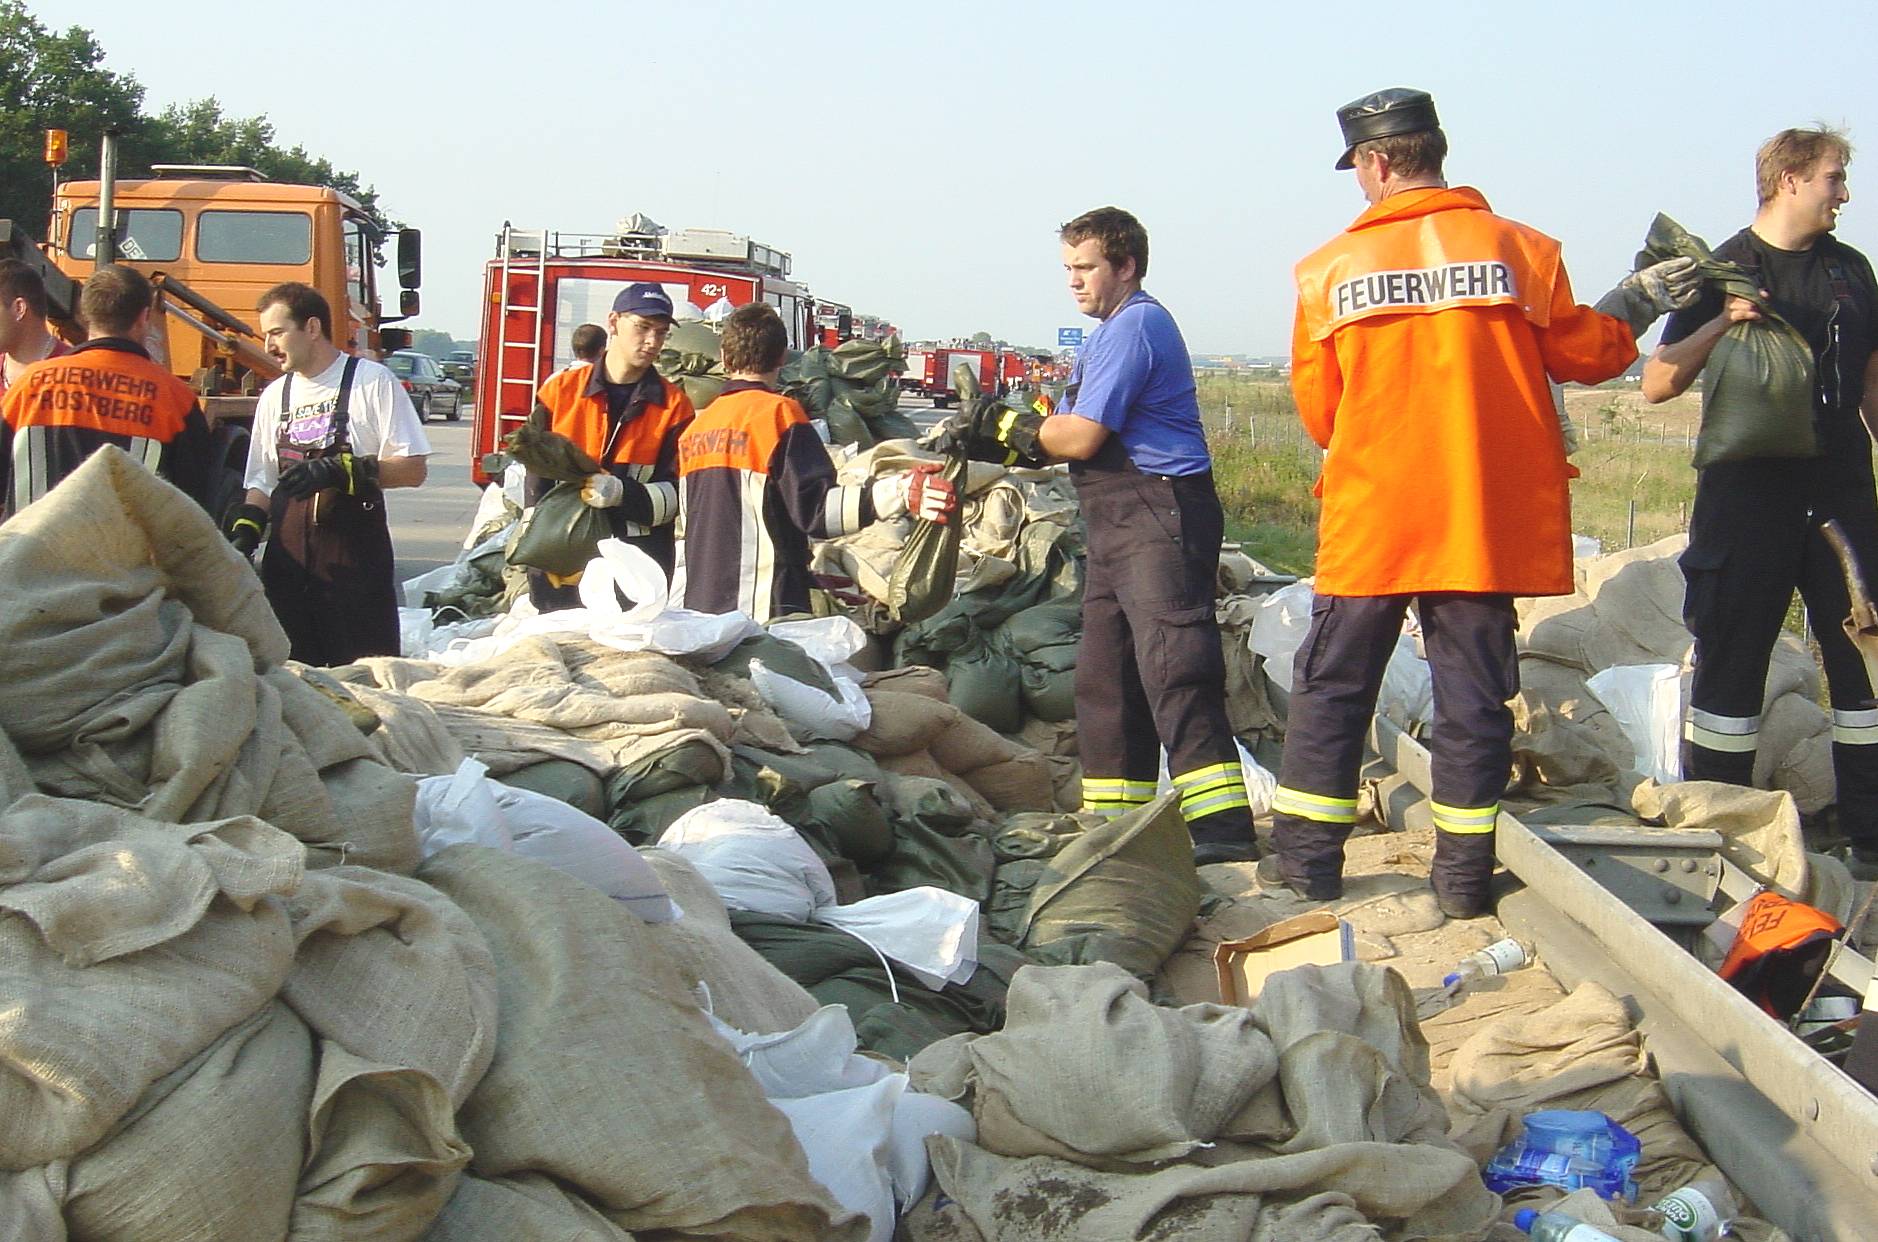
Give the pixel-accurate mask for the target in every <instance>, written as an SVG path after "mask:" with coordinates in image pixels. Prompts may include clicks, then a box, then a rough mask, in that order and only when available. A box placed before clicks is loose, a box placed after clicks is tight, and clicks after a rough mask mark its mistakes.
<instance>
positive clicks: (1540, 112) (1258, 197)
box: [27, 0, 1878, 353]
mask: <svg viewBox="0 0 1878 1242" xmlns="http://www.w3.org/2000/svg"><path fill="white" fill-rule="evenodd" d="M27 2H28V5H29V7H30V8H31V9H32V10H33V11H34V12H35V14H36V15H37V16H38V17H39V19H40V20H41V21H43V22H45V23H46V24H47V25H50V26H53V27H55V28H63V27H64V26H66V25H69V24H72V23H77V24H80V25H83V26H86V27H89V28H90V29H92V30H93V31H94V32H95V33H96V34H97V36H98V38H99V40H100V42H101V43H102V44H103V46H104V48H105V50H106V52H107V53H108V57H107V61H106V63H107V65H109V67H111V68H113V69H116V70H119V71H124V72H129V73H133V74H135V75H136V76H137V78H138V79H139V80H140V81H142V82H143V84H144V86H145V88H146V90H147V105H148V106H149V107H150V108H151V109H152V110H156V109H160V108H161V107H162V106H164V105H165V104H168V103H172V102H181V101H185V100H189V99H194V98H199V97H202V96H205V95H214V96H215V97H217V98H218V99H220V100H221V102H222V104H223V106H224V108H225V110H226V111H227V112H228V113H230V114H232V115H237V116H247V115H252V114H255V113H265V114H266V115H267V116H268V117H269V118H271V119H272V120H273V122H274V124H275V126H276V127H277V129H278V131H279V136H280V138H281V140H282V141H283V142H284V143H287V144H293V143H300V144H303V145H305V146H306V147H307V148H308V150H310V151H311V152H313V153H314V154H316V155H324V156H326V157H328V158H330V159H331V160H332V161H333V163H334V164H335V165H337V166H339V167H342V168H349V169H356V170H357V171H358V172H359V173H360V174H361V176H362V178H363V179H364V180H365V181H366V182H367V183H368V184H371V185H374V186H376V187H377V189H378V191H379V194H380V199H381V202H382V203H383V205H384V207H385V208H386V210H387V212H388V213H389V214H391V215H392V216H393V217H395V218H399V219H402V220H405V221H406V222H408V223H411V224H416V225H419V226H421V227H422V228H423V230H424V234H425V238H424V240H425V279H424V287H423V294H424V314H423V315H422V316H421V317H420V318H419V319H418V320H417V321H416V323H417V324H418V326H424V327H434V328H440V329H443V330H446V331H449V332H452V333H454V334H456V335H458V336H464V337H468V336H473V335H474V334H475V331H476V316H477V308H478V304H479V302H480V299H481V296H482V268H483V264H484V262H485V261H486V260H487V259H488V258H489V256H490V254H491V253H492V243H493V239H494V235H495V234H496V232H497V231H498V230H499V228H500V227H501V225H502V222H503V221H504V220H511V221H513V222H514V223H515V224H516V225H517V226H518V227H520V226H525V227H547V228H555V229H561V230H566V231H574V232H583V231H593V232H601V231H606V230H608V229H610V228H611V226H612V224H613V222H614V221H615V220H617V219H618V218H619V217H621V216H624V215H626V214H628V213H631V212H634V211H641V212H644V213H646V214H647V215H649V216H651V217H652V218H653V219H655V220H658V221H659V222H661V223H663V224H665V225H667V226H670V227H699V228H724V229H730V230H733V231H735V232H739V233H747V234H750V235H752V236H753V237H755V238H757V239H758V240H760V241H763V242H766V243H768V244H770V245H773V246H776V247H779V248H781V249H783V250H786V251H789V252H790V253H792V254H793V255H794V256H795V274H796V276H797V278H798V279H800V280H802V281H804V282H806V283H807V284H808V285H809V286H810V288H811V289H813V290H814V291H815V292H816V293H818V294H820V295H822V296H824V297H828V298H832V299H834V300H837V301H841V302H846V303H849V304H851V305H853V306H854V307H855V308H856V309H857V310H861V311H865V312H868V313H872V314H878V315H882V316H884V317H886V318H888V319H891V320H893V321H894V322H896V323H898V324H900V325H901V326H902V328H903V329H904V330H905V331H906V332H907V333H908V335H909V337H910V338H921V337H943V336H954V335H966V334H969V333H972V332H975V331H979V330H984V331H988V332H991V333H992V334H994V335H997V336H1002V337H1005V338H1008V339H1010V340H1013V341H1019V342H1024V343H1035V344H1047V343H1052V342H1054V340H1055V330H1056V328H1057V327H1058V326H1060V325H1070V324H1075V323H1079V322H1084V321H1082V320H1080V319H1079V317H1078V316H1077V314H1076V312H1075V308H1074V305H1073V304H1072V303H1071V301H1070V299H1069V296H1068V294H1067V292H1066V291H1065V287H1064V283H1063V275H1062V267H1061V262H1060V256H1059V253H1058V246H1057V243H1056V239H1055V230H1056V227H1057V225H1058V224H1059V223H1061V222H1062V221H1064V220H1066V219H1068V218H1070V217H1071V216H1073V215H1075V214H1077V213H1078V212H1080V211H1083V210H1085V209H1087V208H1090V207H1094V206H1100V205H1103V204H1107V203H1113V204H1116V205H1118V206H1122V207H1126V208H1128V209H1129V210H1131V211H1133V212H1134V213H1135V214H1136V215H1138V216H1139V217H1140V218H1141V219H1142V221H1143V223H1145V224H1146V225H1147V227H1148V231H1149V235H1150V238H1151V241H1152V262H1151V270H1150V272H1149V276H1148V281H1147V286H1148V289H1149V290H1150V291H1151V292H1153V293H1154V294H1156V295H1157V296H1158V297H1160V298H1161V300H1162V301H1164V302H1165V303H1166V304H1167V305H1168V307H1169V308H1170V309H1171V310H1172V311H1173V313H1174V315H1175V317H1176V318H1177V319H1178V320H1179V321H1180V324H1181V326H1182V328H1183V329H1184V330H1185V332H1186V336H1187V340H1188V343H1189V344H1190V345H1191V346H1192V348H1193V349H1195V350H1196V351H1200V352H1249V353H1282V352H1284V351H1285V350H1286V349H1287V348H1288V347H1289V341H1290V322H1291V308H1292V292H1291V278H1290V270H1291V265H1292V264H1293V263H1294V262H1295V261H1296V260H1297V259H1298V258H1299V257H1301V256H1302V255H1303V254H1305V253H1306V252H1308V251H1309V250H1311V249H1312V248H1314V247H1315V246H1316V245H1318V244H1319V243H1321V242H1322V241H1323V240H1325V239H1326V238H1328V237H1329V236H1330V235H1331V234H1332V233H1334V232H1336V231H1337V230H1338V229H1340V228H1342V227H1343V226H1344V225H1345V224H1347V223H1348V222H1349V221H1350V220H1351V219H1352V218H1353V217H1354V216H1355V215H1356V214H1357V213H1358V211H1360V210H1361V208H1362V206H1363V203H1362V199H1361V196H1360V195H1359V194H1358V192H1357V189H1356V185H1355V181H1354V179H1353V177H1352V175H1351V174H1349V173H1339V172H1335V171H1333V170H1332V167H1331V165H1332V164H1333V163H1334V161H1335V160H1336V157H1337V156H1338V154H1339V153H1340V143H1339V139H1338V135H1337V127H1336V121H1335V116H1334V113H1335V109H1336V108H1337V106H1338V105H1339V104H1342V103H1344V102H1346V101H1348V100H1350V99H1352V98H1354V97H1356V96H1359V95H1363V94H1367V93H1368V92H1370V91H1373V90H1377V89H1379V88H1382V87H1386V86H1397V85H1404V86H1415V87H1420V88H1422V89H1425V90H1428V91H1430V92H1432V93H1433V95H1434V97H1435V102H1436V105H1437V107H1438V109H1439V111H1440V114H1441V117H1442V121H1443V125H1444V128H1446V130H1447V132H1448V137H1449V141H1450V144H1451V146H1452V152H1451V154H1450V156H1449V161H1448V173H1449V179H1450V181H1451V182H1453V183H1455V184H1469V185H1474V186H1477V187H1478V188H1480V189H1481V190H1482V191H1483V192H1484V193H1485V194H1486V195H1487V198H1488V200H1489V201H1490V202H1491V203H1492V204H1493V206H1494V207H1495V209H1496V210H1498V211H1500V212H1502V213H1504V214H1507V215H1510V216H1513V217H1515V218H1518V219H1521V220H1524V221H1526V222H1528V223H1530V224H1532V225H1534V226H1536V227H1538V228H1540V229H1542V230H1544V231H1545V232H1548V233H1550V234H1552V235H1553V236H1556V237H1558V238H1560V239H1562V240H1563V241H1564V243H1565V260H1566V265H1567V267H1568V269H1569V271H1570V272H1571V275H1572V279H1573V284H1574V287H1575V288H1576V289H1577V291H1578V293H1579V295H1580V298H1581V300H1584V301H1591V300H1595V298H1596V296H1597V295H1598V294H1599V293H1601V292H1602V291H1603V290H1604V289H1605V288H1606V287H1608V286H1609V285H1610V284H1611V283H1612V282H1614V281H1615V280H1616V279H1617V277H1618V276H1619V275H1620V274H1621V273H1622V272H1623V271H1624V270H1626V269H1627V268H1628V265H1629V261H1630V256H1631V255H1632V253H1633V252H1634V251H1635V249H1636V248H1637V246H1638V244H1639V243H1640V242H1641V241H1642V238H1643V234H1644V232H1645V230H1646V229H1647V227H1648V226H1649V223H1650V219H1651V217H1652V215H1653V214H1654V213H1655V212H1657V211H1659V210H1661V211H1667V212H1669V213H1670V214H1671V215H1673V216H1675V217H1677V218H1678V219H1679V220H1680V221H1681V222H1682V223H1683V224H1685V225H1687V226H1688V227H1689V228H1691V229H1693V230H1695V231H1696V232H1697V233H1700V234H1702V235H1704V236H1706V237H1707V238H1708V239H1709V241H1710V242H1711V243H1713V242H1719V241H1721V240H1722V239H1723V238H1724V237H1726V236H1727V235H1728V234H1729V233H1731V232H1733V231H1734V230H1735V229H1736V228H1738V227H1740V226H1741V225H1744V224H1746V223H1747V221H1748V219H1749V218H1750V216H1751V215H1752V211H1753V206H1754V192H1753V175H1752V170H1753V152H1754V148H1755V146H1756V145H1757V144H1758V143H1759V142H1760V141H1761V140H1762V139H1764V138H1765V137H1767V136H1768V135H1769V134H1771V133H1773V132H1774V131H1776V130H1778V129H1780V128H1782V127H1785V126H1788V125H1797V124H1808V123H1812V122H1814V121H1819V120H1824V121H1827V122H1831V123H1834V124H1840V125H1845V126H1848V127H1849V128H1850V129H1851V134H1852V139H1853V141H1854V143H1857V142H1858V141H1859V140H1860V139H1864V140H1866V141H1867V142H1868V143H1870V144H1871V151H1872V154H1871V155H1870V156H1869V157H1868V160H1867V161H1866V162H1864V163H1862V162H1861V161H1859V160H1856V159H1855V160H1854V162H1853V164H1852V168H1851V184H1852V202H1851V204H1850V206H1849V207H1848V208H1847V209H1846V211H1845V213H1844V214H1843V216H1842V217H1841V224H1840V235H1841V236H1842V237H1844V238H1845V239H1846V240H1848V241H1850V242H1851V243H1852V244H1854V245H1857V246H1860V247H1861V248H1863V249H1865V250H1866V251H1867V252H1868V253H1870V252H1871V251H1872V250H1873V249H1874V248H1878V223H1874V222H1875V221H1878V174H1874V175H1873V176H1871V177H1870V179H1869V180H1868V179H1866V177H1864V176H1863V175H1862V174H1863V168H1864V167H1865V166H1872V167H1878V73H1874V71H1873V68H1872V62H1871V57H1872V55H1873V49H1874V48H1878V6H1873V7H1868V6H1867V5H1866V4H1863V3H1853V4H1841V5H1834V6H1828V7H1825V8H1818V7H1807V8H1804V9H1797V10H1783V9H1780V8H1778V7H1776V6H1774V5H1771V4H1768V3H1766V0H1761V2H1760V3H1756V4H1752V5H1749V4H1741V3H1734V2H1722V3H1715V2H1710V3H1674V4H1671V3H1642V4H1640V3H1628V4H1618V3H1604V2H1599V0H1585V2H1582V3H1578V4H1573V5H1556V4H1544V5H1538V4H1530V5H1529V4H1516V3H1504V2H1502V3H1433V2H1425V3H1415V4H1409V3H1399V2H1398V3H1394V4H1369V3H1360V2H1349V0H1346V2H1345V3H1341V4H1305V5H1287V6H1283V7H1282V8H1280V7H1279V6H1272V5H1263V4H1234V5H1226V4H1215V5H1201V4H1186V3H1180V2H1178V0H1174V2H1163V3H1159V4H1141V3H1133V4H1119V3H1109V2H1107V0H1097V2H1091V3H1083V4H1077V5H1068V4H1051V5H1037V4H1027V3H1004V4H991V3H984V4H981V3H947V2H944V0H935V2H932V3H921V4H905V3H891V2H888V3H874V4H869V5H866V6H858V5H857V6H843V5H832V4H793V5H784V4H759V3H754V2H750V0H744V2H740V3H729V2H724V3H713V2H711V0H684V2H683V3H670V4H662V5H656V6H649V5H636V4H630V3H612V4H607V3H597V2H593V0H550V2H548V3H541V4H534V5H522V4H512V3H511V4H501V5H497V4H493V3H488V2H487V0H461V2H459V3H436V2H432V0H400V2H399V3H395V4H384V5H370V6H352V5H332V6H326V11H327V12H329V13H330V14H331V17H330V19H328V20H325V21H322V22H319V23H317V24H316V23H313V22H311V21H309V20H308V18H307V16H306V15H308V14H313V13H317V12H319V11H320V9H321V6H306V5H299V6H280V5H255V4H251V3H250V4H232V3H223V2H221V0H191V2H190V3H189V4H188V5H186V6H180V7H179V6H175V5H165V4H160V3H152V2H151V0H84V2H83V3H73V2H72V0H27ZM185 11H186V12H187V18H186V19H185V18H184V17H182V16H181V14H183V13H184V12H185ZM373 13H379V14H384V15H386V16H385V17H384V18H383V19H382V20H379V21H378V22H376V23H374V22H373V20H372V18H371V16H369V15H370V14H373ZM201 48H214V49H223V51H221V52H220V53H218V54H216V55H213V56H211V55H205V54H204V53H203V52H202V51H199V50H198V49H201ZM229 49H233V50H232V51H231V50H229ZM73 139H74V141H75V142H77V141H91V140H92V139H91V137H90V136H83V137H81V136H80V135H77V134H74V135H73ZM1867 189H1869V190H1870V197H1869V198H1868V197H1866V191H1867Z"/></svg>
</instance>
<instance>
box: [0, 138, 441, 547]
mask: <svg viewBox="0 0 1878 1242" xmlns="http://www.w3.org/2000/svg"><path fill="white" fill-rule="evenodd" d="M99 188H100V183H99V182H98V181H71V182H66V183H65V184H63V185H61V186H59V187H58V190H57V193H56V196H55V198H54V202H53V208H52V218H51V223H50V227H49V228H48V229H47V240H46V241H45V242H44V243H43V244H41V243H38V242H36V241H34V240H33V239H32V238H31V237H30V236H29V235H28V234H27V233H26V232H25V231H24V230H23V229H21V228H19V227H18V226H16V225H15V224H14V223H13V222H12V221H7V220H0V257H6V258H18V259H21V260H22V261H25V262H27V263H29V264H32V265H33V266H35V267H36V268H37V269H38V270H39V271H40V273H41V275H42V276H44V277H45V279H46V285H47V292H48V293H49V295H50V299H49V300H50V302H51V304H52V305H51V314H50V316H49V318H50V319H51V320H52V323H53V326H54V328H55V330H57V331H58V332H59V333H60V334H61V335H63V336H66V337H68V338H70V339H72V340H74V341H76V340H79V339H82V330H81V329H80V326H79V324H78V321H77V315H76V311H77V301H78V288H79V286H80V285H81V284H82V283H83V282H84V280H85V278H86V277H87V276H89V275H91V273H92V272H93V271H94V270H95V269H96V266H97V247H98V244H99V230H98V215H99ZM112 203H113V210H112V213H111V214H112V217H113V219H114V221H115V229H114V230H113V238H112V241H113V242H114V243H115V247H116V250H117V255H116V258H115V261H116V262H118V263H121V264H123V265H124V266H126V267H132V268H136V269H137V270H138V271H140V272H143V273H144V274H145V275H146V276H149V277H150V278H151V281H152V283H154V284H155V285H156V287H157V290H158V293H159V295H160V298H159V300H160V302H161V305H162V309H163V312H164V313H163V327H164V333H163V335H164V341H162V342H159V344H167V354H168V357H167V359H166V360H165V362H166V365H167V366H168V367H169V368H170V370H171V371H173V372H174V373H175V374H176V375H178V376H180V377H182V379H183V380H184V381H185V382H187V383H188V384H189V385H190V386H191V387H192V388H194V389H195V390H196V392H197V393H198V394H200V397H201V400H202V407H203V412H204V413H205V414H206V415H207V416H208V417H209V420H210V422H211V424H213V425H214V427H215V436H216V444H217V452H218V454H219V455H220V460H221V461H222V462H223V465H224V471H223V476H224V477H223V478H222V480H221V481H220V484H219V487H218V492H217V503H216V505H215V506H214V508H215V509H216V510H217V511H218V512H219V510H220V509H221V508H222V507H223V506H224V505H225V504H226V503H229V502H230V501H231V500H232V499H238V498H239V497H240V495H241V477H240V476H241V473H242V472H243V470H244V469H245V467H246V462H247V454H248V425H249V424H250V423H251V421H252V419H253V415H254V403H255V396H256V394H257V393H258V392H259V391H260V389H261V387H262V386H263V385H264V384H266V383H267V382H268V381H269V380H271V379H273V378H275V377H276V376H278V375H279V374H280V369H279V367H278V366H277V365H275V363H274V361H273V359H272V358H270V357H269V356H268V355H267V354H266V353H264V352H263V351H262V349H261V337H260V333H259V331H258V330H257V329H256V328H255V327H254V326H253V323H254V319H255V309H254V305H255V302H256V301H257V300H258V299H259V297H260V295H261V294H262V293H263V292H264V291H265V290H267V289H268V288H269V287H271V286H273V285H276V284H279V283H280V282H282V281H287V280H298V281H304V282H305V283H307V284H310V285H312V286H313V287H314V288H316V289H318V290H319V291H320V292H321V293H323V294H325V295H326V300H327V302H328V303H329V304H330V305H331V306H332V307H333V308H334V313H333V318H334V319H335V320H336V321H337V322H336V323H335V324H334V325H331V326H332V327H333V329H334V331H333V338H334V341H335V343H337V344H339V345H340V346H341V347H342V348H348V349H353V350H356V351H361V352H365V353H367V355H368V356H377V355H378V354H380V353H389V352H390V351H392V350H394V349H403V348H406V347H408V346H409V345H410V341H411V334H410V333H409V332H408V331H406V330H404V329H400V328H387V327H384V326H383V325H384V324H386V323H388V322H392V321H393V320H394V319H398V318H408V317H410V316H411V315H414V314H416V313H417V306H418V294H417V286H418V283H419V280H420V278H421V273H420V263H421V258H420V245H421V241H420V238H419V235H418V233H417V231H416V230H415V229H405V230H403V231H401V232H400V233H399V234H398V243H397V249H398V264H397V266H398V279H399V284H400V285H401V286H402V288H403V292H402V293H401V294H400V296H399V306H398V312H399V313H398V315H396V316H390V317H388V316H386V315H385V314H384V313H383V312H382V310H381V306H380V292H379V287H378V278H377V266H376V262H375V252H376V249H377V248H378V247H379V246H380V245H382V244H383V241H384V238H383V237H382V236H381V234H380V232H379V229H378V227H377V225H375V224H374V223H373V222H372V220H371V217H370V216H368V215H367V214H366V212H365V210H364V208H363V207H362V206H361V205H360V204H359V203H358V202H357V201H356V200H354V199H352V198H350V197H349V196H347V195H345V194H341V193H340V192H338V191H337V190H332V189H329V188H327V187H324V186H311V185H287V184H282V183H277V182H271V181H268V180H266V179H265V178H263V177H262V176H261V174H260V173H258V172H256V171H254V170H253V169H250V168H230V167H223V166H219V165H215V166H194V165H157V166H156V167H155V168H154V169H153V175H152V176H150V177H148V178H137V179H117V180H115V181H114V183H113V185H112ZM341 308H343V310H341ZM224 493H226V495H224Z"/></svg>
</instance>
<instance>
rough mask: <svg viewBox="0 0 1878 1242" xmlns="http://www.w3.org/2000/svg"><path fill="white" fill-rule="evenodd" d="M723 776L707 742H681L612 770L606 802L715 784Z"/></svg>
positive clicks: (719, 761)
mask: <svg viewBox="0 0 1878 1242" xmlns="http://www.w3.org/2000/svg"><path fill="white" fill-rule="evenodd" d="M724 775H725V773H724V759H723V756H722V755H721V754H719V753H718V752H717V750H715V749H714V748H713V747H711V746H710V745H709V744H708V743H705V742H702V741H696V740H693V741H689V742H680V743H679V744H678V745H676V746H673V747H670V748H669V749H666V750H662V751H660V752H658V753H657V754H655V755H648V756H646V757H645V758H643V759H640V760H639V761H637V762H636V763H633V764H630V765H628V766H626V767H623V768H620V769H619V770H618V771H616V772H614V773H613V775H612V776H610V777H608V778H607V782H606V801H607V805H608V806H619V805H621V804H623V803H628V802H639V801H641V800H643V799H646V798H652V797H657V796H658V795H659V794H662V793H667V792H669V791H671V790H673V789H682V788H684V787H685V786H687V785H715V784H717V782H719V781H721V780H723V779H724Z"/></svg>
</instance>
